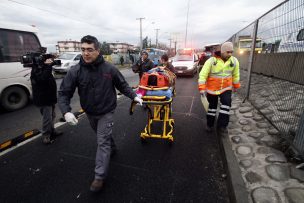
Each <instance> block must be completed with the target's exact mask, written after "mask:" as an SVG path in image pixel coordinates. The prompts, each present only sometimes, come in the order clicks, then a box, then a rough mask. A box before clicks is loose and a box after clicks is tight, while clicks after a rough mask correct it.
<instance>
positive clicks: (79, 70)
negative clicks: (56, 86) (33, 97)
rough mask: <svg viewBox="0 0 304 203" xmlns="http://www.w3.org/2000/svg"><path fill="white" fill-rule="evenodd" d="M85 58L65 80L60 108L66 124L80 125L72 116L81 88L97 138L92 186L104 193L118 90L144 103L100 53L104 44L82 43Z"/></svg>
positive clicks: (86, 39)
mask: <svg viewBox="0 0 304 203" xmlns="http://www.w3.org/2000/svg"><path fill="white" fill-rule="evenodd" d="M81 51H82V57H81V59H80V62H79V64H77V65H75V66H73V67H72V68H71V69H70V70H69V72H68V73H67V75H66V76H65V78H64V79H63V81H62V83H61V86H60V90H59V107H60V109H61V112H62V113H63V115H64V118H65V120H66V121H67V122H68V123H69V124H71V125H76V124H77V123H78V120H77V119H76V117H75V116H74V114H73V113H71V106H70V101H71V98H72V96H73V94H74V92H75V89H76V88H78V94H79V97H80V104H81V107H82V109H83V110H84V111H85V113H86V115H87V117H88V119H89V122H90V125H91V127H92V128H93V130H94V131H95V133H96V135H97V151H96V159H95V178H94V180H93V182H92V184H91V186H90V190H91V191H93V192H97V191H100V190H101V189H102V187H103V185H104V181H105V179H106V177H107V172H108V167H109V162H110V156H111V153H114V152H115V150H116V146H115V142H114V139H113V137H112V128H113V124H114V121H113V115H114V110H115V108H116V106H117V94H116V89H118V90H119V91H120V92H122V93H123V94H124V95H125V96H127V97H129V98H130V99H132V100H134V101H135V102H138V103H140V105H142V100H141V99H140V98H138V97H136V94H135V93H134V92H133V91H132V89H131V88H130V87H129V85H128V83H127V82H126V80H125V78H124V77H123V75H122V74H121V73H120V72H119V70H118V69H117V68H116V67H115V66H113V65H112V64H110V63H108V62H106V61H105V60H104V58H103V56H102V55H101V53H100V43H99V42H98V40H97V39H96V38H95V37H94V36H90V35H88V36H84V37H83V38H82V39H81Z"/></svg>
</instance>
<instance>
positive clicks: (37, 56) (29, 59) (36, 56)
mask: <svg viewBox="0 0 304 203" xmlns="http://www.w3.org/2000/svg"><path fill="white" fill-rule="evenodd" d="M45 51H46V49H41V51H39V52H30V53H27V54H25V55H23V56H21V63H22V64H23V67H30V68H33V67H37V66H41V67H42V66H43V65H44V62H45V61H46V60H47V59H53V63H51V64H48V65H50V66H54V65H61V60H54V59H55V58H56V56H55V55H53V54H46V53H45Z"/></svg>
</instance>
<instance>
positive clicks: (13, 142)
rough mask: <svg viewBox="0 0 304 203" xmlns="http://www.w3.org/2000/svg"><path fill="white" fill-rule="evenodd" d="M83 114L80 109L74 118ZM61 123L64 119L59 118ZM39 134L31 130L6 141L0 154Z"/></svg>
mask: <svg viewBox="0 0 304 203" xmlns="http://www.w3.org/2000/svg"><path fill="white" fill-rule="evenodd" d="M83 113H84V111H83V110H82V109H80V110H79V111H77V112H75V113H74V115H75V117H76V118H79V116H81V115H82V114H83ZM59 120H60V121H61V122H65V120H64V118H60V119H59ZM40 133H41V132H40V131H39V130H38V129H33V130H30V131H27V132H25V133H23V134H21V135H18V136H17V137H15V138H13V139H10V140H6V141H4V142H2V143H0V152H3V151H5V150H7V149H9V148H11V147H13V146H16V145H18V144H20V143H22V142H24V141H26V140H28V139H30V138H32V137H34V136H37V135H39V134H40Z"/></svg>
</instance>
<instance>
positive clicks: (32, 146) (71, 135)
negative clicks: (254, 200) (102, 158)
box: [0, 77, 229, 203]
mask: <svg viewBox="0 0 304 203" xmlns="http://www.w3.org/2000/svg"><path fill="white" fill-rule="evenodd" d="M196 81H197V78H196V77H194V78H190V77H185V78H184V77H182V78H178V79H177V82H176V90H177V95H176V97H175V98H174V100H173V114H172V117H173V118H174V119H175V129H174V133H173V136H174V143H173V144H172V145H170V144H169V143H168V142H167V140H164V139H155V138H154V139H148V140H147V142H145V143H142V142H141V141H140V137H139V135H140V132H141V131H142V130H143V129H144V127H145V125H146V123H147V111H146V110H145V109H144V108H142V107H140V106H136V108H135V111H134V114H133V115H129V107H130V103H131V102H130V100H129V99H128V98H126V97H124V96H122V97H121V98H119V99H118V106H117V109H116V112H115V124H114V129H113V137H114V139H115V141H116V145H117V147H118V151H117V153H116V154H115V155H114V156H113V157H112V159H111V163H110V170H109V174H108V178H107V180H106V182H105V187H104V188H103V190H102V191H101V192H100V193H97V194H95V193H91V192H90V191H89V186H90V183H91V181H92V180H93V178H94V163H95V151H96V136H95V135H94V132H93V130H92V129H91V128H90V126H89V123H88V120H87V118H86V116H85V115H82V116H81V117H80V119H79V124H78V125H77V126H69V125H66V124H65V125H62V126H61V127H59V130H60V131H62V132H64V134H63V135H62V136H60V137H58V138H57V139H56V140H55V142H54V143H53V144H51V145H48V146H45V145H43V144H42V143H41V137H38V138H37V139H34V140H33V141H31V142H29V143H27V144H25V145H23V146H21V147H18V148H17V149H15V150H13V151H11V152H9V153H7V154H5V155H3V156H1V157H0V174H1V176H0V183H1V184H0V191H1V192H0V201H1V202H56V203H58V202H212V203H214V202H220V203H222V202H229V198H228V192H227V191H228V189H227V183H226V179H224V178H223V177H224V175H223V174H225V173H226V172H225V171H224V169H223V158H222V157H221V154H220V150H219V142H218V139H217V137H216V135H214V134H212V133H207V132H205V131H204V126H205V124H206V119H205V112H204V110H203V108H202V105H201V102H200V98H199V93H198V91H197V82H196Z"/></svg>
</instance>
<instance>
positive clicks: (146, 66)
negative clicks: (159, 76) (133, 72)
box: [136, 58, 154, 73]
mask: <svg viewBox="0 0 304 203" xmlns="http://www.w3.org/2000/svg"><path fill="white" fill-rule="evenodd" d="M136 65H138V66H139V72H140V73H144V72H148V71H149V70H151V69H152V68H154V63H153V62H152V61H151V60H150V59H149V58H147V59H146V60H144V61H142V60H141V58H140V59H139V60H138V61H137V62H136Z"/></svg>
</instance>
